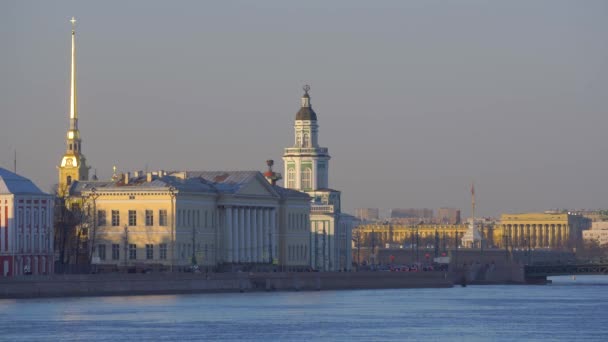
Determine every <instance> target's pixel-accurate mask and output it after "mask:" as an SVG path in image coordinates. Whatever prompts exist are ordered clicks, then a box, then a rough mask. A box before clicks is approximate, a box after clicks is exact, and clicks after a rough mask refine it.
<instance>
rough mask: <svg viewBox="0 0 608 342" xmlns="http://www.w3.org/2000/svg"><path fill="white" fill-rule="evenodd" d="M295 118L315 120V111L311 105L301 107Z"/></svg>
mask: <svg viewBox="0 0 608 342" xmlns="http://www.w3.org/2000/svg"><path fill="white" fill-rule="evenodd" d="M296 120H308V121H317V113H315V111H314V110H313V109H312V107H302V108H300V110H299V111H298V114H296Z"/></svg>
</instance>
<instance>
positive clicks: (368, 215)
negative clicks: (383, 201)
mask: <svg viewBox="0 0 608 342" xmlns="http://www.w3.org/2000/svg"><path fill="white" fill-rule="evenodd" d="M355 217H356V218H357V219H358V220H360V221H378V220H379V219H380V210H379V209H378V208H357V209H355Z"/></svg>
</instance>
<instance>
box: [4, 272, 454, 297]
mask: <svg viewBox="0 0 608 342" xmlns="http://www.w3.org/2000/svg"><path fill="white" fill-rule="evenodd" d="M452 286H453V284H452V281H451V280H450V278H449V277H448V276H447V275H446V274H445V273H444V272H416V273H401V272H347V273H337V272H335V273H334V272H327V273H325V272H311V273H208V274H204V273H174V274H171V273H153V274H125V273H114V274H87V275H52V276H45V277H43V276H24V277H17V278H6V279H0V298H40V297H85V296H125V295H158V294H181V293H214V292H250V291H323V290H354V289H401V288H447V287H452Z"/></svg>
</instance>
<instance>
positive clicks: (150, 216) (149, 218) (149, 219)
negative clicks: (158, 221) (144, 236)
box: [146, 210, 154, 226]
mask: <svg viewBox="0 0 608 342" xmlns="http://www.w3.org/2000/svg"><path fill="white" fill-rule="evenodd" d="M153 225H154V212H153V211H152V210H146V226H153Z"/></svg>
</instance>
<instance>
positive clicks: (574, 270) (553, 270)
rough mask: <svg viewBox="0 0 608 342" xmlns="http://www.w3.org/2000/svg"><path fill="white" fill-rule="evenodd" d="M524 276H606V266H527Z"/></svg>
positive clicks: (607, 269) (607, 273) (607, 270)
mask: <svg viewBox="0 0 608 342" xmlns="http://www.w3.org/2000/svg"><path fill="white" fill-rule="evenodd" d="M525 273H526V276H528V277H530V276H533V277H534V276H557V275H576V274H606V275H608V264H578V265H577V264H565V265H559V264H558V265H527V266H526V267H525Z"/></svg>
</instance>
